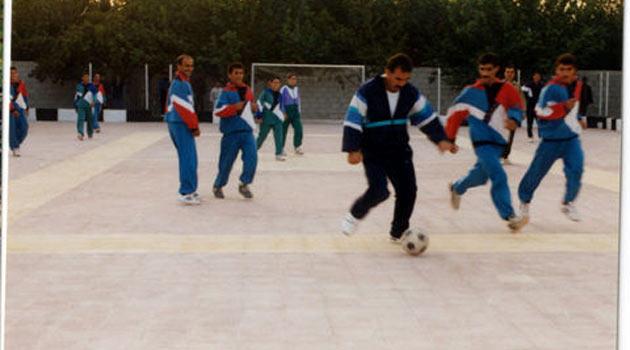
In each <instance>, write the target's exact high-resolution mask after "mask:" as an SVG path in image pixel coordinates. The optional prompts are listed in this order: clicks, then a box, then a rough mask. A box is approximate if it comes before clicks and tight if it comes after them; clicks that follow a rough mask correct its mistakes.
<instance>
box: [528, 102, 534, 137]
mask: <svg viewBox="0 0 630 350" xmlns="http://www.w3.org/2000/svg"><path fill="white" fill-rule="evenodd" d="M535 116H536V112H535V111H534V110H533V109H528V110H527V137H529V138H530V139H531V138H533V137H534V118H535Z"/></svg>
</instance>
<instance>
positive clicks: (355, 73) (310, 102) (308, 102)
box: [251, 63, 365, 120]
mask: <svg viewBox="0 0 630 350" xmlns="http://www.w3.org/2000/svg"><path fill="white" fill-rule="evenodd" d="M291 72H292V73H295V74H296V75H297V77H298V89H299V92H300V98H301V101H302V118H303V119H329V120H341V119H343V117H344V115H345V113H346V110H347V108H348V104H349V103H350V100H351V99H352V96H353V95H354V93H355V91H356V90H357V89H358V88H359V86H361V84H362V83H363V82H364V81H365V66H363V65H334V64H286V63H252V66H251V87H252V90H253V91H254V94H255V96H256V98H257V97H258V95H259V94H260V93H261V92H262V90H263V89H264V88H265V86H266V82H267V80H268V79H269V78H272V77H278V78H280V81H281V82H282V85H285V84H286V78H287V74H288V73H291Z"/></svg>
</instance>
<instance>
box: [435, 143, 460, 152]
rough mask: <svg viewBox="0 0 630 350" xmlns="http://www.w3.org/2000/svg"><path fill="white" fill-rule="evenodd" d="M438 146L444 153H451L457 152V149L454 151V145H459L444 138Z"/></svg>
mask: <svg viewBox="0 0 630 350" xmlns="http://www.w3.org/2000/svg"><path fill="white" fill-rule="evenodd" d="M437 147H438V149H439V150H440V153H444V152H447V151H448V152H451V153H455V152H457V151H455V152H453V147H457V146H455V144H453V143H452V142H451V141H447V140H442V141H440V142H438V144H437Z"/></svg>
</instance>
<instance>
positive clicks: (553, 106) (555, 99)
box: [534, 85, 575, 120]
mask: <svg viewBox="0 0 630 350" xmlns="http://www.w3.org/2000/svg"><path fill="white" fill-rule="evenodd" d="M559 89H560V87H559V86H557V85H548V86H546V87H545V88H544V89H543V90H542V92H541V93H540V98H539V99H538V103H537V104H536V107H535V109H534V110H535V111H536V116H537V117H538V118H540V119H541V120H557V119H562V118H564V117H565V116H566V115H567V113H569V111H570V110H571V108H573V106H574V105H575V99H566V98H563V97H562V96H561V94H560V93H559Z"/></svg>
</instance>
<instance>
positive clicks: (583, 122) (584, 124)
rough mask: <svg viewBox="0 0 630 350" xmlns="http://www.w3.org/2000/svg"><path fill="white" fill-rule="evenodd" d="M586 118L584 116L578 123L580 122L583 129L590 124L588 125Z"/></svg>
mask: <svg viewBox="0 0 630 350" xmlns="http://www.w3.org/2000/svg"><path fill="white" fill-rule="evenodd" d="M584 119H585V118H582V119H580V120H578V123H580V126H582V129H586V128H587V127H588V126H587V125H586V120H584Z"/></svg>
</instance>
